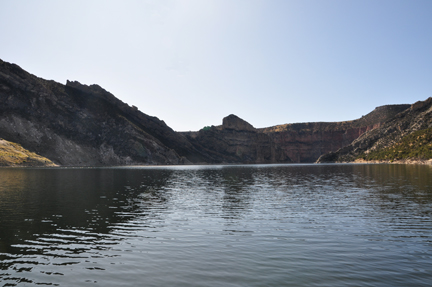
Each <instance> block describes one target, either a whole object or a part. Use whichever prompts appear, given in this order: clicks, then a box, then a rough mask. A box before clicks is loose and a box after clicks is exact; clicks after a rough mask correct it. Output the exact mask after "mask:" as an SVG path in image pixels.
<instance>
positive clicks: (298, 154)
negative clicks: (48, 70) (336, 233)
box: [0, 60, 430, 166]
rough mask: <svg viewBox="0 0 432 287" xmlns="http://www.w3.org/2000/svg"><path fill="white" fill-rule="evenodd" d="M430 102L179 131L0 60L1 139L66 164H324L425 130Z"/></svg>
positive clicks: (87, 90)
mask: <svg viewBox="0 0 432 287" xmlns="http://www.w3.org/2000/svg"><path fill="white" fill-rule="evenodd" d="M428 103H429V102H428V101H426V102H420V103H416V104H414V105H413V106H409V105H391V106H382V107H378V108H376V109H375V110H374V111H372V112H371V113H369V114H368V115H366V116H363V117H362V118H360V119H357V120H353V121H345V122H334V123H325V122H316V123H297V124H285V125H278V126H274V127H269V128H263V129H256V128H254V127H253V126H252V125H251V124H249V123H248V122H246V121H244V120H243V119H241V118H239V117H237V116H235V115H229V116H227V117H225V118H224V119H223V121H222V125H220V126H212V127H206V128H205V129H202V130H200V131H198V132H188V133H179V132H175V131H173V130H172V129H171V128H170V127H168V126H167V125H166V124H165V123H164V122H163V121H161V120H159V119H158V118H156V117H152V116H149V115H146V114H144V113H142V112H140V111H139V110H138V109H137V108H136V107H134V106H132V107H130V106H129V105H127V104H126V103H124V102H122V101H121V100H119V99H117V98H116V97H115V96H114V95H112V94H111V93H109V92H107V91H106V90H104V89H103V88H101V87H100V86H98V85H91V86H87V85H82V84H80V83H79V82H76V81H67V83H66V85H63V84H60V83H57V82H54V81H47V80H44V79H41V78H38V77H36V76H34V75H32V74H29V73H27V72H26V71H24V70H23V69H21V68H20V67H19V66H17V65H15V64H9V63H6V62H3V61H1V60H0V139H4V140H6V141H9V142H11V144H14V143H18V144H19V145H21V146H22V148H23V149H25V150H28V152H30V153H34V154H36V155H38V156H42V157H45V158H46V159H49V160H51V161H52V162H53V163H54V164H58V165H65V166H98V165H132V164H187V163H302V162H315V161H316V160H317V159H318V157H319V156H320V155H322V154H325V153H329V152H332V153H330V154H327V155H326V156H324V157H322V158H321V161H332V160H336V161H341V160H343V161H345V160H350V159H352V158H353V157H354V156H357V155H358V154H359V152H365V151H367V149H368V148H372V149H373V148H375V143H377V144H376V146H385V145H386V144H388V143H389V142H393V141H394V140H396V139H398V138H400V137H401V136H403V134H404V133H405V131H408V130H415V129H420V128H421V127H423V126H427V125H428V124H427V123H425V122H428V119H429V118H430V113H429V112H427V111H428V108H427V107H428ZM407 109H408V110H407ZM401 117H403V118H404V119H407V120H404V121H399V120H398V119H399V118H401ZM408 118H409V120H408ZM392 123H393V124H392ZM387 134H392V135H393V136H392V137H386V136H385V135H387ZM365 135H367V137H366V136H365ZM363 139H364V140H363ZM342 147H344V148H342ZM341 148H342V149H341ZM338 149H339V151H338V152H336V150H338ZM8 152H9V151H8ZM3 162H8V161H3ZM43 162H48V161H44V160H43V161H41V163H43ZM50 164H51V163H50ZM0 165H1V157H0Z"/></svg>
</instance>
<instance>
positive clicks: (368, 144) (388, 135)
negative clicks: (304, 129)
mask: <svg viewBox="0 0 432 287" xmlns="http://www.w3.org/2000/svg"><path fill="white" fill-rule="evenodd" d="M431 127H432V98H429V99H427V100H426V101H419V102H417V103H415V104H413V105H411V106H410V107H409V108H407V109H406V110H404V111H402V112H400V113H398V114H397V115H396V116H394V117H393V118H391V119H390V120H389V121H387V122H385V123H384V124H382V125H381V126H380V127H378V128H376V129H373V130H370V131H368V132H367V133H364V134H363V135H362V136H360V137H359V138H357V139H355V140H354V141H353V142H352V143H351V144H349V145H347V146H344V147H342V148H340V149H339V150H337V151H336V152H330V153H327V154H324V155H322V156H321V157H320V158H319V159H318V161H317V162H319V163H324V162H349V161H354V160H355V159H356V158H357V157H359V156H361V155H364V154H368V153H370V152H371V151H377V150H380V149H384V148H386V147H390V146H392V145H394V144H396V143H398V142H399V141H400V140H401V139H402V138H403V137H404V136H407V135H410V134H412V133H414V132H416V131H419V130H425V129H427V128H431Z"/></svg>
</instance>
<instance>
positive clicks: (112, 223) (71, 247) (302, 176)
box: [0, 164, 432, 286]
mask: <svg viewBox="0 0 432 287" xmlns="http://www.w3.org/2000/svg"><path fill="white" fill-rule="evenodd" d="M431 215H432V167H430V166H417V165H349V164H346V165H254V166H181V167H129V168H88V169H86V168H84V169H78V168H77V169H72V168H52V169H34V168H26V169H19V168H2V169H0V282H1V284H0V286H41V285H42V286H43V285H52V286H431V284H432V219H431Z"/></svg>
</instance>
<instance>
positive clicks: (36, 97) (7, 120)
mask: <svg viewBox="0 0 432 287" xmlns="http://www.w3.org/2000/svg"><path fill="white" fill-rule="evenodd" d="M0 137H1V138H4V139H6V140H9V141H11V142H16V143H19V144H21V145H22V146H23V147H24V148H25V149H28V150H29V151H31V152H35V153H36V154H39V155H41V156H44V157H46V158H49V159H50V160H52V161H53V162H54V163H56V164H59V165H66V166H97V165H130V164H179V163H188V162H190V161H189V159H188V157H190V158H191V159H192V160H194V161H196V160H201V161H205V160H207V159H206V158H205V156H202V155H201V154H200V152H199V151H196V150H195V149H194V147H193V146H192V145H191V144H190V143H189V142H188V141H187V140H186V139H185V138H184V137H183V136H182V135H181V134H178V133H176V132H174V131H173V130H172V129H171V128H169V127H168V126H167V125H166V124H165V123H164V122H163V121H160V120H159V119H157V118H156V117H151V116H148V115H146V114H143V113H141V112H140V111H138V110H137V109H136V108H135V107H130V106H129V105H127V104H125V103H123V102H122V101H120V100H119V99H117V98H116V97H114V96H113V95H112V94H110V93H109V92H107V91H105V90H104V89H102V88H101V87H99V86H97V85H92V86H86V85H81V84H80V83H78V82H69V81H68V82H67V84H66V85H62V84H60V83H57V82H54V81H47V80H44V79H40V78H38V77H36V76H34V75H31V74H29V73H27V72H26V71H24V70H23V69H21V68H20V67H19V66H17V65H15V64H9V63H6V62H3V61H1V60H0Z"/></svg>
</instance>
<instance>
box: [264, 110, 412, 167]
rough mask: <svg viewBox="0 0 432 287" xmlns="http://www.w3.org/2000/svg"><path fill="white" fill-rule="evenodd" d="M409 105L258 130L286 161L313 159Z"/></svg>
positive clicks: (380, 123) (374, 126)
mask: <svg viewBox="0 0 432 287" xmlns="http://www.w3.org/2000/svg"><path fill="white" fill-rule="evenodd" d="M409 107H410V105H387V106H382V107H377V108H376V109H375V110H373V111H372V112H371V113H369V114H367V115H366V116H363V117H361V118H360V119H357V120H353V121H345V122H331V123H326V122H315V123H298V124H285V125H279V126H274V127H270V128H265V129H261V130H260V131H262V132H263V133H265V134H267V135H269V136H270V137H271V139H272V141H273V142H274V143H275V145H276V146H277V147H279V148H280V149H282V155H281V157H282V158H285V159H286V158H289V159H290V162H296V163H302V162H315V161H316V160H317V159H318V158H319V156H321V155H322V154H324V153H328V152H331V151H336V150H338V149H339V148H341V147H343V146H346V145H349V144H350V143H351V142H352V141H354V140H355V139H357V138H358V137H359V136H361V135H362V134H364V133H365V132H367V131H370V130H373V129H376V128H378V127H380V126H381V125H382V124H383V123H385V122H386V121H387V120H389V119H391V118H393V117H394V116H395V115H396V114H398V113H399V112H401V111H403V110H406V109H407V108H409Z"/></svg>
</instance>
